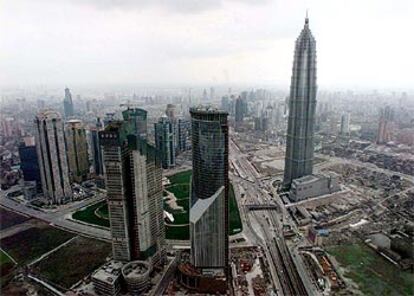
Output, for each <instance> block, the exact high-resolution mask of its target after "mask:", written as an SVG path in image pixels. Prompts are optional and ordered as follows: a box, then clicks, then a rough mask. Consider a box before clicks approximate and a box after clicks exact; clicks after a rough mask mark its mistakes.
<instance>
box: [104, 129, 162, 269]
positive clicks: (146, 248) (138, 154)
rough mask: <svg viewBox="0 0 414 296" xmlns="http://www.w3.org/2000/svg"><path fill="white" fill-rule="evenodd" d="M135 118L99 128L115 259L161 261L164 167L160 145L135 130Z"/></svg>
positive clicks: (155, 262) (156, 262)
mask: <svg viewBox="0 0 414 296" xmlns="http://www.w3.org/2000/svg"><path fill="white" fill-rule="evenodd" d="M135 131H136V130H135V126H134V124H132V125H130V122H127V121H113V122H112V123H110V124H109V125H108V126H107V127H105V130H104V131H101V132H99V139H100V143H101V145H102V147H103V159H104V166H105V186H106V190H107V200H108V209H109V217H110V225H111V235H112V255H113V259H114V260H117V261H122V262H130V261H133V260H149V261H151V263H152V264H158V263H161V262H163V261H164V260H163V258H164V256H165V243H164V239H165V234H164V219H163V199H162V191H163V187H162V181H161V179H162V169H161V161H160V158H159V155H158V153H157V150H156V149H155V148H154V147H153V146H151V145H149V144H148V143H147V141H146V139H142V138H140V137H137V136H136V135H135Z"/></svg>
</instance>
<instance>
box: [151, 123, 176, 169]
mask: <svg viewBox="0 0 414 296" xmlns="http://www.w3.org/2000/svg"><path fill="white" fill-rule="evenodd" d="M154 128H155V147H156V148H157V150H158V151H159V153H160V156H161V162H162V167H163V168H164V169H168V168H171V167H174V166H175V134H174V125H173V124H172V123H171V121H170V120H169V119H168V117H166V116H163V117H160V119H159V120H158V122H156V123H154Z"/></svg>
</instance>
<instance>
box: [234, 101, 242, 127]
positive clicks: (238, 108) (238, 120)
mask: <svg viewBox="0 0 414 296" xmlns="http://www.w3.org/2000/svg"><path fill="white" fill-rule="evenodd" d="M235 117H236V118H235V120H236V123H241V122H243V118H244V106H243V99H242V98H241V97H240V96H239V97H238V98H237V99H236V116H235Z"/></svg>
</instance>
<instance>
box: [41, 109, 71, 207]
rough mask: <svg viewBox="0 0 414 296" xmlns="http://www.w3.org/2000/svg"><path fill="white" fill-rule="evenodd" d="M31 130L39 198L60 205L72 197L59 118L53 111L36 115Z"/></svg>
mask: <svg viewBox="0 0 414 296" xmlns="http://www.w3.org/2000/svg"><path fill="white" fill-rule="evenodd" d="M35 129H36V149H37V158H38V161H39V168H40V179H41V183H42V191H43V195H44V197H45V198H46V199H48V200H49V202H50V203H52V204H61V203H63V202H65V201H68V200H70V199H71V198H72V189H71V186H70V181H69V166H68V161H67V154H66V145H65V135H64V130H63V122H62V118H61V116H60V114H59V113H58V112H56V111H53V110H46V111H43V112H40V113H39V114H38V115H37V116H36V118H35Z"/></svg>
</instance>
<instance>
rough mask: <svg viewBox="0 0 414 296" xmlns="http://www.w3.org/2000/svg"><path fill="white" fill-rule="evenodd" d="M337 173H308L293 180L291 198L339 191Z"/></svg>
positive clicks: (305, 197)
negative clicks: (325, 174)
mask: <svg viewBox="0 0 414 296" xmlns="http://www.w3.org/2000/svg"><path fill="white" fill-rule="evenodd" d="M339 190H340V187H339V184H338V182H337V179H336V176H335V175H333V174H332V175H330V176H324V175H307V176H304V177H301V178H298V179H294V180H293V181H292V186H291V189H290V195H289V198H290V200H291V201H293V202H297V201H301V200H304V199H307V198H311V197H317V196H321V195H325V194H330V193H334V192H336V191H339Z"/></svg>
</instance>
